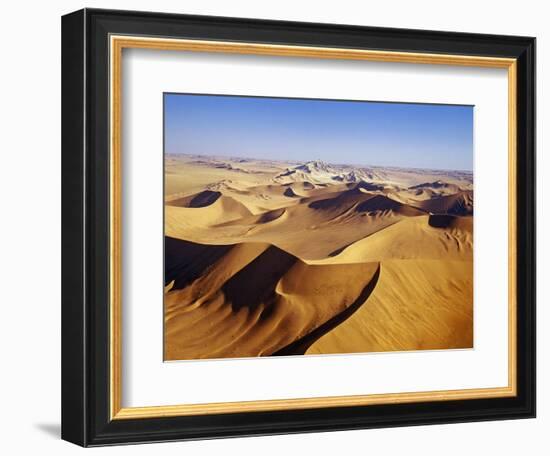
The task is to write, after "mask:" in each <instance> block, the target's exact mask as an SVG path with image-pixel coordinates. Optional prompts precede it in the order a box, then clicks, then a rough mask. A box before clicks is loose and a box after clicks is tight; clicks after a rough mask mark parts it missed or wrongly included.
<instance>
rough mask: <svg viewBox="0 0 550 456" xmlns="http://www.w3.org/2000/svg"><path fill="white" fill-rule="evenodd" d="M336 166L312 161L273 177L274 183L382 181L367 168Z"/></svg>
mask: <svg viewBox="0 0 550 456" xmlns="http://www.w3.org/2000/svg"><path fill="white" fill-rule="evenodd" d="M349 169H350V167H348V166H346V167H342V166H338V165H329V164H327V163H325V162H323V161H321V160H312V161H308V162H306V163H303V164H300V165H297V166H294V167H291V168H287V169H286V170H285V171H283V172H282V173H280V174H278V175H277V176H275V177H274V180H275V181H276V182H283V183H288V182H298V181H305V182H312V183H330V182H331V181H337V182H343V183H360V182H368V181H372V180H382V177H381V176H379V175H378V174H377V173H376V172H374V171H373V170H371V169H368V168H352V169H351V171H348V170H349Z"/></svg>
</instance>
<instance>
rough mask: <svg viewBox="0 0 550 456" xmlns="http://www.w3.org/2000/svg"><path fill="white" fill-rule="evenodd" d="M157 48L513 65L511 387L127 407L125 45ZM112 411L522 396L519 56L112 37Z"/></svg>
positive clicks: (144, 413) (158, 412)
mask: <svg viewBox="0 0 550 456" xmlns="http://www.w3.org/2000/svg"><path fill="white" fill-rule="evenodd" d="M128 48H134V49H136V48H137V49H155V50H164V51H166V50H169V51H195V52H213V53H231V54H256V55H270V56H288V57H302V58H317V59H339V60H368V61H376V62H400V63H418V64H432V65H453V66H470V67H486V68H504V69H507V70H508V188H509V193H508V385H507V386H505V387H495V388H477V389H461V390H442V391H427V392H404V393H390V394H369V395H353V396H330V397H314V398H297V399H275V400H260V401H245V402H222V403H208V404H182V405H170V406H150V407H122V402H121V398H122V372H121V370H122V360H121V356H122V347H121V346H122V337H121V328H122V312H121V307H122V297H121V290H122V287H121V280H122V257H121V233H122V229H121V228H122V208H121V196H122V194H121V190H122V184H121V182H122V181H121V169H122V163H121V160H122V158H121V157H122V153H121V152H122V147H121V126H122V118H121V116H122V112H121V106H122V105H121V96H122V78H121V70H122V68H121V66H122V51H123V49H128ZM109 49H110V139H111V143H110V221H111V224H110V414H111V419H117V420H118V419H132V418H158V417H174V416H184V415H209V414H219V413H238V412H258V411H274V410H291V409H311V408H321V407H342V406H359V405H374V404H395V403H412V402H423V401H447V400H458V399H482V398H497V397H511V396H515V395H516V394H517V373H516V361H517V360H516V353H517V336H516V318H517V290H516V261H517V254H516V234H517V233H516V180H517V175H516V173H517V170H516V154H517V150H516V149H517V144H516V119H517V96H516V93H517V77H516V72H517V61H516V59H511V58H497V57H482V56H468V55H444V54H423V53H409V52H387V51H373V50H360V49H338V48H323V47H309V46H289V45H273V44H256V43H241V42H227V41H225V42H222V41H204V40H185V39H168V38H150V37H133V36H117V35H112V36H110V47H109Z"/></svg>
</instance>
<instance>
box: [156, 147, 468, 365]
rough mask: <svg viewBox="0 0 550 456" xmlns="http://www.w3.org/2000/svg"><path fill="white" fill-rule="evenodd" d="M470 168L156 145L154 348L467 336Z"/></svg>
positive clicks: (348, 349) (413, 342)
mask: <svg viewBox="0 0 550 456" xmlns="http://www.w3.org/2000/svg"><path fill="white" fill-rule="evenodd" d="M473 204H474V203H473V180H472V175H471V173H468V172H461V171H437V170H420V169H403V168H383V167H363V166H352V165H344V164H342V165H335V164H327V163H324V162H322V161H309V162H296V163H292V162H279V161H268V160H255V159H248V158H231V159H229V158H227V157H206V156H193V155H166V159H165V289H164V324H165V344H164V347H165V348H164V350H165V352H164V357H165V360H190V359H205V358H242V357H258V356H284V355H311V354H338V353H366V352H383V351H405V350H427V349H453V348H471V347H472V345H473Z"/></svg>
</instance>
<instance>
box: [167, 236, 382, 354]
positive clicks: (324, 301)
mask: <svg viewBox="0 0 550 456" xmlns="http://www.w3.org/2000/svg"><path fill="white" fill-rule="evenodd" d="M170 242H178V241H176V240H171V241H170ZM179 242H181V244H180V245H178V246H176V247H175V248H174V250H178V252H179V254H178V255H177V257H178V258H179V261H178V260H177V258H173V259H172V262H173V263H174V264H178V269H177V270H178V271H180V273H181V274H182V275H183V277H182V276H180V275H178V274H175V277H174V279H173V280H174V283H175V284H176V285H175V286H174V287H173V288H172V289H171V290H170V291H168V292H167V293H166V295H165V330H166V335H167V338H166V344H165V359H167V360H175V359H189V358H193V359H196V358H219V357H240V356H265V355H270V354H273V353H275V352H277V351H279V350H282V349H284V348H285V347H288V346H290V345H291V344H293V343H295V342H296V341H298V340H300V339H303V338H304V337H306V336H307V335H308V334H311V333H312V332H313V331H315V330H317V333H316V334H315V335H314V338H315V339H316V338H319V337H321V336H322V335H323V334H324V332H323V329H322V325H324V324H326V323H327V322H328V321H329V320H331V319H334V318H335V317H336V316H338V315H340V314H342V313H343V312H345V311H346V310H347V309H349V308H350V307H351V306H353V307H352V309H353V310H356V309H357V308H358V307H359V306H360V305H362V304H363V303H364V301H365V300H366V298H367V295H368V294H370V292H372V289H373V288H374V287H373V286H370V287H369V284H370V283H371V281H372V280H373V279H374V277H375V275H376V274H377V271H378V264H377V263H366V264H357V265H351V266H346V267H343V266H340V265H327V266H322V265H308V264H306V263H304V262H303V261H301V260H299V259H298V258H296V257H295V256H293V255H290V254H289V253H287V252H285V251H284V250H282V249H279V248H278V247H275V246H272V245H269V244H261V243H253V244H238V245H234V246H226V245H224V246H208V250H209V255H205V251H204V250H203V248H204V246H198V245H196V244H193V243H189V242H184V241H179ZM201 250H202V253H197V252H198V251H201ZM189 251H191V252H190V253H188V252H189ZM197 257H200V258H201V269H202V274H200V277H197V278H196V279H194V280H192V281H189V280H188V277H189V273H188V270H190V269H191V270H193V271H194V272H195V271H197V266H196V258H197ZM172 270H174V269H172ZM251 278H254V279H253V280H251ZM344 316H345V317H346V318H347V317H348V316H349V315H347V314H344ZM341 318H342V317H341ZM319 328H321V330H319ZM327 330H328V326H327ZM174 335H177V337H172V336H174ZM310 343H313V340H311V342H310ZM304 350H305V348H304Z"/></svg>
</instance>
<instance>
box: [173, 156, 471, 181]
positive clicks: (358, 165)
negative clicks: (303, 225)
mask: <svg viewBox="0 0 550 456" xmlns="http://www.w3.org/2000/svg"><path fill="white" fill-rule="evenodd" d="M169 155H186V156H197V157H209V158H225V159H228V160H230V159H232V158H236V159H244V160H257V161H262V162H280V163H298V164H305V163H310V162H321V163H326V164H329V165H335V166H350V167H368V168H391V169H410V170H429V171H455V172H463V173H470V174H472V175H473V173H474V170H473V169H460V168H429V167H414V166H398V165H371V164H359V163H342V162H330V161H326V160H321V159H311V160H292V159H288V160H287V159H272V158H251V157H245V156H239V155H231V156H229V155H215V154H198V153H189V152H164V156H169Z"/></svg>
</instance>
